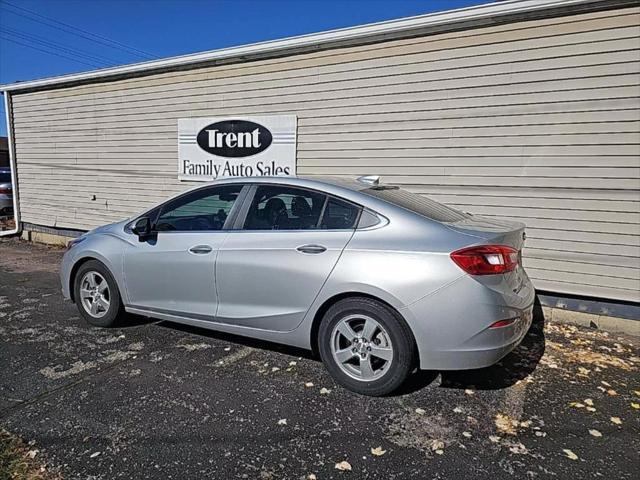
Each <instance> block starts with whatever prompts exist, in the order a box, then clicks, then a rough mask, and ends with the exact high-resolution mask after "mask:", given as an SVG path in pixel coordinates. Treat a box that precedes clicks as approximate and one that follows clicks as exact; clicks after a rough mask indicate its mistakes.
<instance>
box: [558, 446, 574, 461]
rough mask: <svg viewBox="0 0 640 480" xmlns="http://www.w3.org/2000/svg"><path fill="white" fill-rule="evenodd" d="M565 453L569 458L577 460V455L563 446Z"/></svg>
mask: <svg viewBox="0 0 640 480" xmlns="http://www.w3.org/2000/svg"><path fill="white" fill-rule="evenodd" d="M562 451H563V452H564V453H565V455H566V456H567V457H568V458H570V459H571V460H578V455H576V454H575V453H573V452H572V451H571V450H569V449H568V448H565V449H563V450H562Z"/></svg>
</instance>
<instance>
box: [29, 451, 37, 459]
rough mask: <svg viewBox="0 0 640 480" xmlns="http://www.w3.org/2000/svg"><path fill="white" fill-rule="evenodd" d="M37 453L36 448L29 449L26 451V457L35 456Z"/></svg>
mask: <svg viewBox="0 0 640 480" xmlns="http://www.w3.org/2000/svg"><path fill="white" fill-rule="evenodd" d="M37 454H38V450H29V451H28V452H27V457H29V458H36V455H37Z"/></svg>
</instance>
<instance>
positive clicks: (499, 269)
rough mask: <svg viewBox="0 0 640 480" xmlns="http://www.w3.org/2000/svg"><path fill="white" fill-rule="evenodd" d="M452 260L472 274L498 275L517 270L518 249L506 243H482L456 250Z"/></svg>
mask: <svg viewBox="0 0 640 480" xmlns="http://www.w3.org/2000/svg"><path fill="white" fill-rule="evenodd" d="M451 260H453V261H454V262H455V263H456V265H458V266H459V267H460V268H461V269H463V270H464V271H465V272H467V273H469V274H471V275H496V274H499V273H507V272H511V271H513V270H515V268H516V266H517V265H518V251H517V250H516V249H514V248H511V247H507V246H506V245H480V246H477V247H469V248H463V249H461V250H456V251H455V252H453V253H452V254H451Z"/></svg>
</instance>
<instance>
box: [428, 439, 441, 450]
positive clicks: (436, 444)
mask: <svg viewBox="0 0 640 480" xmlns="http://www.w3.org/2000/svg"><path fill="white" fill-rule="evenodd" d="M443 448H444V442H443V441H442V440H432V441H431V450H434V451H436V452H437V451H438V450H442V449H443Z"/></svg>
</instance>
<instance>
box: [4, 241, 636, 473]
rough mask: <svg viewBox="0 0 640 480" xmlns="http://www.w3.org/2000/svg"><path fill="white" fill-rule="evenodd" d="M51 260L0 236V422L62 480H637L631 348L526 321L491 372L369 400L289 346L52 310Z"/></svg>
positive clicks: (437, 376)
mask: <svg viewBox="0 0 640 480" xmlns="http://www.w3.org/2000/svg"><path fill="white" fill-rule="evenodd" d="M61 255H62V251H61V250H58V249H52V248H47V247H44V246H38V245H33V244H27V243H24V242H21V241H17V240H2V241H0V427H2V428H5V429H6V430H8V431H9V432H11V433H13V434H15V435H17V436H19V437H21V438H22V439H24V441H25V442H31V447H30V448H32V449H33V450H35V451H36V453H35V455H36V459H38V461H39V462H40V463H41V464H42V465H43V466H45V468H46V470H47V471H49V472H52V473H53V474H55V475H59V476H61V477H62V478H65V479H72V478H73V479H75V478H78V479H115V478H127V479H129V478H135V479H147V478H153V479H155V478H158V479H192V478H194V479H196V478H197V479H199V478H207V479H217V478H220V479H227V478H229V479H236V478H240V479H243V478H247V479H261V480H267V479H281V478H282V479H305V478H314V475H315V478H317V479H330V478H344V479H348V478H352V479H363V478H371V479H429V478H433V479H465V480H467V479H469V478H516V477H517V478H555V479H565V478H572V479H574V478H575V479H577V478H599V477H608V478H614V479H627V478H628V479H631V478H637V472H638V471H639V467H640V454H639V452H640V435H639V434H640V375H639V373H638V370H639V368H640V349H639V348H638V339H637V338H633V337H626V336H621V335H614V334H607V333H606V332H602V331H596V330H589V329H581V328H578V327H574V326H565V325H559V324H552V325H547V326H545V327H544V328H543V321H542V318H541V317H542V315H541V311H540V309H538V310H537V315H536V317H537V318H536V320H535V322H534V325H533V326H532V329H531V331H530V332H529V333H528V335H527V336H526V338H525V340H524V342H523V344H522V345H521V346H520V347H518V348H517V349H516V350H515V351H514V352H513V353H512V354H510V355H509V356H508V357H506V358H505V359H504V360H503V361H502V362H501V363H500V364H498V365H496V366H494V367H491V368H487V369H482V370H474V371H466V372H448V373H441V372H419V373H416V374H415V375H414V376H413V377H412V378H411V379H410V381H409V382H408V383H407V385H406V386H405V387H404V388H403V390H402V391H401V392H399V393H398V394H397V395H394V396H391V397H387V398H368V397H363V396H359V395H356V394H353V393H351V392H349V391H346V390H344V389H343V388H341V387H339V386H337V385H336V384H334V382H333V381H332V380H331V378H330V376H329V375H328V374H327V372H326V371H325V370H324V368H323V366H322V364H321V363H320V362H319V361H318V360H317V359H316V358H314V357H313V356H312V355H311V354H310V353H309V352H306V351H303V350H297V349H291V348H288V347H282V346H278V345H274V344H269V343H264V342H257V341H252V340H248V339H244V338H241V337H235V336H230V335H224V334H218V333H213V332H209V331H206V330H201V329H195V328H190V327H183V326H180V325H176V324H172V323H168V322H157V321H152V320H149V319H145V318H142V317H132V318H130V319H129V321H128V323H127V325H126V326H125V327H123V328H118V329H98V328H94V327H91V326H89V325H87V324H85V323H84V322H83V321H82V320H81V319H80V318H79V316H78V314H77V311H76V309H75V306H74V305H72V304H70V303H67V302H65V301H64V300H63V299H62V296H61V294H60V286H59V280H58V275H57V268H58V263H59V261H60V258H61ZM469 314H470V315H472V314H473V312H472V311H471V310H470V312H469ZM340 468H342V470H341V469H340Z"/></svg>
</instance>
